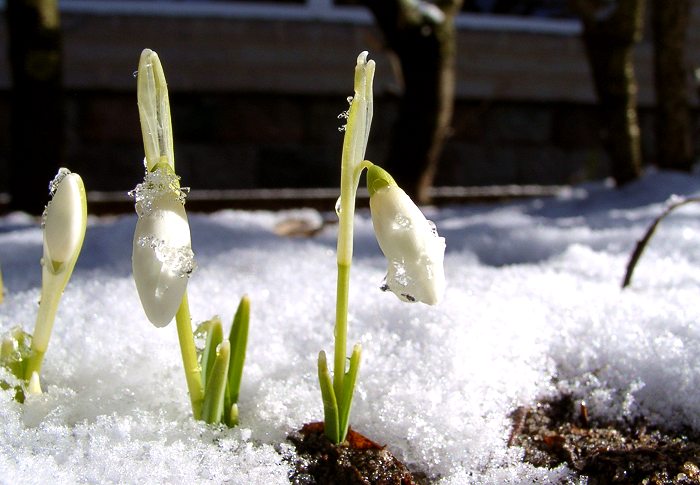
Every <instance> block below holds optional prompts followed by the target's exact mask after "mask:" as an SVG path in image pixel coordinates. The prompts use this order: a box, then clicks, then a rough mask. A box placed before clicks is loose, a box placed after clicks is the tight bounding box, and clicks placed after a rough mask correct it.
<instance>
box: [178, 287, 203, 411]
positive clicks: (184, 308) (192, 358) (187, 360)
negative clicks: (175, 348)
mask: <svg viewBox="0 0 700 485" xmlns="http://www.w3.org/2000/svg"><path fill="white" fill-rule="evenodd" d="M175 323H176V324H177V336H178V339H179V341H180V352H181V353H182V364H183V366H184V368H185V378H186V379H187V390H188V391H189V393H190V401H191V402H192V415H193V416H194V418H195V419H200V416H201V415H202V404H203V402H204V386H203V385H202V374H201V372H200V369H199V363H198V362H197V350H196V347H195V345H194V334H193V333H192V319H191V318H190V305H189V303H188V300H187V292H185V294H184V296H183V297H182V303H180V308H179V309H178V310H177V313H176V314H175Z"/></svg>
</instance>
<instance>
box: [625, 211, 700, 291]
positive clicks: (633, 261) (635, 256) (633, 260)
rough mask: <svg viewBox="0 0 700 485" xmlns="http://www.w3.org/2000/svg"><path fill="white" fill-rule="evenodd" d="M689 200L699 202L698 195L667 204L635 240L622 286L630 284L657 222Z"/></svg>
mask: <svg viewBox="0 0 700 485" xmlns="http://www.w3.org/2000/svg"><path fill="white" fill-rule="evenodd" d="M691 202H700V197H690V198H687V199H683V198H682V199H680V200H678V201H677V202H674V203H672V204H669V205H668V207H666V209H665V210H664V211H663V212H662V213H661V215H659V217H657V218H656V219H654V221H653V222H652V223H651V225H650V226H649V228H648V229H647V232H646V233H645V234H644V237H643V238H642V239H640V240H639V241H637V245H636V246H635V248H634V251H633V252H632V255H631V256H630V259H629V262H628V263H627V270H626V272H625V278H624V279H623V280H622V288H627V287H628V286H629V285H630V282H631V281H632V273H634V268H635V267H636V266H637V263H638V262H639V258H640V257H641V256H642V253H643V252H644V249H645V248H646V246H647V244H648V243H649V240H650V239H651V236H653V235H654V232H655V231H656V227H657V226H658V225H659V223H660V222H661V221H662V220H663V219H664V218H665V217H666V216H667V215H669V214H670V213H671V212H673V211H674V210H675V209H677V208H679V207H680V206H682V205H685V204H689V203H691Z"/></svg>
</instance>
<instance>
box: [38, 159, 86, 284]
mask: <svg viewBox="0 0 700 485" xmlns="http://www.w3.org/2000/svg"><path fill="white" fill-rule="evenodd" d="M50 188H51V192H52V193H53V198H52V199H51V201H50V202H49V204H48V205H47V207H46V211H45V213H44V220H43V224H44V259H45V261H44V263H45V264H48V265H49V268H52V270H54V271H59V270H60V269H61V268H62V267H63V265H64V264H65V263H67V262H70V261H71V260H73V259H76V258H77V256H78V253H79V252H80V248H81V246H82V243H83V238H84V236H85V228H86V225H87V210H86V207H85V204H86V201H85V188H84V186H83V181H82V179H81V178H80V176H79V175H78V174H76V173H71V172H70V171H69V170H67V169H65V168H62V169H61V170H59V172H58V175H56V178H55V179H54V180H53V181H52V182H51V185H50Z"/></svg>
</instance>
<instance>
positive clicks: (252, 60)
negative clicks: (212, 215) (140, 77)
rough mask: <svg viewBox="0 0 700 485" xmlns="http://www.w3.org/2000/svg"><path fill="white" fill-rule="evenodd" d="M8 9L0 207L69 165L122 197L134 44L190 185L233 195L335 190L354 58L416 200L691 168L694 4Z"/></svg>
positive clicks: (599, 1)
mask: <svg viewBox="0 0 700 485" xmlns="http://www.w3.org/2000/svg"><path fill="white" fill-rule="evenodd" d="M0 16H1V17H2V19H1V20H2V21H0V46H2V47H0V193H2V194H3V198H2V201H3V203H4V207H5V209H20V210H26V211H29V212H40V211H41V210H42V209H43V206H44V204H45V203H46V199H47V195H46V187H47V183H48V181H49V180H50V179H51V178H52V177H53V175H54V174H55V173H56V169H57V167H58V166H61V165H62V166H66V167H68V168H70V169H71V170H72V171H76V172H78V173H80V174H81V176H82V177H83V179H84V181H85V185H86V188H87V189H88V191H89V192H94V191H99V192H104V193H105V194H106V195H105V194H102V197H104V199H100V198H99V196H95V197H94V200H95V201H99V200H109V199H110V195H109V194H112V197H113V199H114V200H122V199H125V198H126V195H125V194H126V192H127V191H129V190H130V189H132V188H133V187H134V186H135V185H136V184H137V183H138V182H139V181H140V180H141V178H142V175H143V166H142V162H141V161H142V159H143V147H142V141H141V133H140V128H139V120H138V113H137V108H136V79H135V77H134V73H135V70H136V67H137V64H138V59H139V55H140V53H141V50H142V49H143V48H146V47H148V48H151V49H153V50H155V51H156V52H158V54H159V56H160V58H161V61H162V63H163V66H164V69H165V74H166V77H167V80H168V83H169V89H170V103H171V112H172V120H173V130H174V136H175V156H176V167H177V171H178V173H179V174H180V176H181V177H182V181H183V185H185V186H190V187H192V189H193V191H203V190H205V189H206V190H214V191H219V192H211V193H210V194H213V195H211V198H212V199H216V200H219V202H221V201H226V200H228V201H229V205H231V206H235V205H236V201H238V202H239V203H240V202H241V201H242V200H244V199H246V198H248V199H251V198H256V197H258V198H270V197H273V198H274V197H275V192H274V191H273V192H269V191H266V189H287V188H292V189H316V188H334V187H337V185H338V182H339V162H340V149H341V143H342V135H343V134H342V133H341V132H340V131H339V127H340V126H341V125H342V124H343V121H342V120H341V119H338V115H339V114H340V113H341V112H343V111H345V110H346V109H347V108H348V103H347V100H346V98H347V97H348V96H349V95H351V94H352V80H353V77H352V72H353V67H354V64H355V59H356V57H357V55H358V53H359V52H360V51H362V50H368V51H369V52H370V57H371V58H373V59H375V60H376V62H377V73H376V76H375V115H374V122H373V126H372V133H371V137H370V143H369V148H368V151H367V158H368V159H370V160H372V161H373V162H375V163H379V164H381V165H385V166H386V167H387V168H388V169H389V170H390V171H391V172H392V173H393V174H394V175H395V176H396V178H397V179H398V180H399V182H400V183H401V184H402V185H403V186H404V187H405V188H406V189H407V190H408V191H409V192H411V193H412V194H413V195H415V196H416V197H418V198H419V199H420V200H421V201H423V202H429V201H431V200H432V201H434V200H436V199H439V198H440V197H441V194H442V196H444V194H453V195H455V196H459V194H468V193H469V192H468V191H462V192H460V190H459V189H460V188H469V187H472V188H473V187H484V186H510V185H517V186H531V185H536V186H540V187H549V186H560V185H564V184H572V183H578V182H581V181H585V180H591V179H600V178H604V177H608V176H610V177H612V178H613V179H614V180H615V181H616V182H617V183H618V184H620V185H622V184H624V183H627V182H629V181H631V180H634V179H635V178H636V177H638V176H639V174H640V173H641V170H642V169H643V167H644V166H646V165H657V166H659V167H661V168H670V169H675V170H683V171H691V170H692V167H693V164H694V162H695V161H696V155H697V151H698V150H697V149H698V139H699V137H698V134H699V131H700V126H699V124H698V123H699V119H698V110H697V108H698V91H697V82H696V80H695V76H694V74H695V69H696V68H698V67H700V28H699V27H700V0H674V1H671V2H669V1H662V0H647V1H644V0H464V1H461V0H459V1H446V0H440V1H435V2H423V1H418V0H398V1H394V0H385V1H376V2H372V1H365V2H362V1H352V0H277V1H264V0H254V1H251V0H248V1H236V0H226V1H223V0H222V1H209V0H152V1H148V0H96V1H85V0H61V1H60V2H56V1H55V0H31V1H29V0H5V1H4V2H0ZM659 140H662V141H661V142H659ZM664 145H666V146H664ZM450 188H452V189H450ZM277 193H278V194H281V193H282V192H277ZM291 193H292V197H295V196H294V194H297V196H298V197H299V198H301V197H303V194H305V193H306V192H304V191H303V190H298V191H296V192H294V191H292V192H291ZM319 193H323V192H319ZM329 197H330V195H329ZM220 205H224V206H225V205H226V203H225V202H221V204H220Z"/></svg>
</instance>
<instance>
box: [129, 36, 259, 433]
mask: <svg viewBox="0 0 700 485" xmlns="http://www.w3.org/2000/svg"><path fill="white" fill-rule="evenodd" d="M137 84H138V94H137V96H138V107H139V118H140V120H141V132H142V135H143V144H144V149H145V152H146V157H145V163H144V164H145V167H146V174H145V176H144V181H143V182H142V183H140V184H138V185H137V187H136V189H134V190H133V191H132V195H133V196H134V198H135V201H136V213H137V214H138V221H137V223H136V230H135V232H134V243H133V253H132V269H133V274H134V281H135V283H136V289H137V291H138V294H139V298H140V299H141V304H142V306H143V309H144V311H145V313H146V316H147V317H148V319H149V320H150V321H151V323H153V325H155V326H157V327H163V326H166V325H168V324H169V323H170V322H171V321H172V319H173V317H174V318H175V321H176V324H177V331H178V337H179V341H180V350H181V354H182V361H183V364H184V368H185V377H186V379H187V388H188V391H189V394H190V400H191V403H192V414H193V415H194V417H195V419H202V420H204V421H206V422H208V423H215V422H217V423H218V422H223V423H225V424H227V425H229V426H232V425H234V424H236V423H237V421H238V407H237V404H236V403H237V400H238V393H239V388H240V381H241V375H242V372H243V362H244V359H245V351H246V343H247V335H248V321H249V315H250V303H249V301H248V298H247V297H244V298H243V299H242V300H241V303H240V305H239V308H238V311H237V313H236V317H235V318H234V323H233V325H232V329H231V334H230V336H229V339H228V340H224V339H223V329H222V325H221V321H220V319H218V318H216V317H215V318H213V319H211V320H209V321H207V322H205V323H204V324H203V325H202V326H201V327H200V329H199V330H198V332H199V333H201V334H202V336H203V338H204V339H205V341H206V345H205V347H204V349H203V350H202V351H201V352H200V353H199V355H198V351H197V348H196V346H195V340H194V334H193V333H192V323H191V318H190V310H189V304H188V299H187V282H188V280H189V277H190V275H191V274H192V271H193V270H194V268H195V263H194V253H193V252H192V248H191V236H190V227H189V222H188V220H187V214H186V212H185V207H184V204H185V197H186V194H187V192H186V191H185V190H183V189H182V188H181V187H180V178H179V177H178V176H177V174H176V172H175V156H174V150H173V137H172V126H171V120H170V103H169V100H168V88H167V84H166V81H165V74H164V72H163V67H162V65H161V63H160V59H159V58H158V55H157V54H156V53H155V52H154V51H152V50H150V49H144V51H143V52H142V53H141V59H140V61H139V69H138V83H137Z"/></svg>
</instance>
